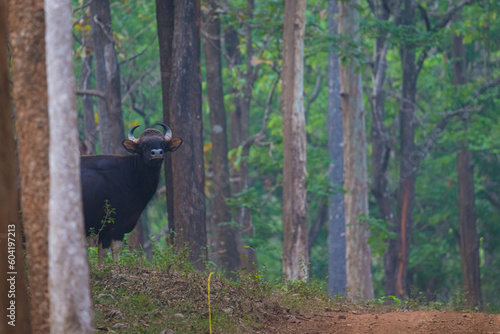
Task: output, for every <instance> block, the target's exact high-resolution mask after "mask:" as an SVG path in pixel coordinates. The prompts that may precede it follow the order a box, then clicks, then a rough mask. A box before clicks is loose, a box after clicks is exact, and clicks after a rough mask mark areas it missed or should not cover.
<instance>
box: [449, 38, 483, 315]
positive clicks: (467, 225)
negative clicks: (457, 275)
mask: <svg viewBox="0 0 500 334" xmlns="http://www.w3.org/2000/svg"><path fill="white" fill-rule="evenodd" d="M451 54H452V66H453V84H455V85H464V84H466V82H467V77H466V67H465V65H466V64H465V47H464V44H463V36H462V35H455V34H453V37H452V50H451ZM464 123H465V129H466V130H467V120H466V121H465V122H464ZM459 145H460V146H461V148H460V150H459V151H458V152H457V172H458V193H459V196H458V208H459V211H460V254H461V256H462V279H463V287H464V292H465V298H466V300H467V304H468V305H469V306H470V307H475V306H479V305H481V272H480V269H479V238H478V235H477V227H476V203H475V191H474V164H473V161H472V154H471V152H470V150H469V147H468V143H467V140H466V139H465V140H464V141H462V142H460V144H459Z"/></svg>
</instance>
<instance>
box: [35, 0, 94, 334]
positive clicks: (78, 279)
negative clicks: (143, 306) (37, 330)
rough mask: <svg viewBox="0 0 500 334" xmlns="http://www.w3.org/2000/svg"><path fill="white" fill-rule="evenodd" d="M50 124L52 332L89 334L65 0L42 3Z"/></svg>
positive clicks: (87, 279)
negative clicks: (44, 20) (44, 23)
mask: <svg viewBox="0 0 500 334" xmlns="http://www.w3.org/2000/svg"><path fill="white" fill-rule="evenodd" d="M45 12H46V15H47V17H46V25H47V32H46V45H47V86H48V95H49V120H50V129H51V131H50V149H49V162H50V180H51V181H50V201H49V221H50V224H49V267H50V270H49V292H50V308H51V319H50V320H51V333H54V334H55V333H93V332H94V331H93V328H92V302H91V300H90V277H89V276H90V275H89V266H88V259H87V250H86V247H85V237H84V227H83V212H82V201H81V186H80V157H79V153H78V149H77V147H78V131H77V128H76V117H77V112H76V101H75V77H74V74H73V49H72V39H73V35H72V19H71V18H72V10H71V1H69V0H47V1H46V6H45Z"/></svg>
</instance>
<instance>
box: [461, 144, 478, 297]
mask: <svg viewBox="0 0 500 334" xmlns="http://www.w3.org/2000/svg"><path fill="white" fill-rule="evenodd" d="M457 170H458V190H459V210H460V254H461V255H462V276H463V286H464V292H465V298H466V300H467V304H468V305H469V306H471V307H475V306H479V305H480V304H481V275H480V270H479V238H478V235H477V228H476V208H475V196H474V167H473V163H472V154H471V152H470V151H469V150H467V149H466V150H461V151H459V152H458V153H457Z"/></svg>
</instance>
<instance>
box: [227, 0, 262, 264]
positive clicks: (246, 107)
mask: <svg viewBox="0 0 500 334" xmlns="http://www.w3.org/2000/svg"><path fill="white" fill-rule="evenodd" d="M254 7H255V4H254V0H247V8H246V15H247V22H245V23H244V36H245V46H246V64H245V67H246V72H245V76H244V79H245V84H244V85H243V87H242V88H241V91H240V93H239V98H238V103H239V108H238V107H237V108H236V111H239V114H237V116H238V117H237V119H236V121H239V135H238V136H239V139H240V142H239V144H238V146H240V145H243V147H242V150H241V162H240V169H239V170H238V173H237V177H238V182H236V184H235V187H234V188H235V189H234V190H233V193H239V192H242V191H245V190H247V189H248V181H249V180H248V155H249V153H250V145H244V143H245V142H246V141H247V140H248V138H249V135H250V132H249V119H250V107H251V103H252V95H253V88H254V84H255V80H256V79H257V75H258V72H259V65H257V66H254V65H253V64H252V57H253V54H254V48H253V38H252V31H253V28H252V24H251V20H252V19H253V14H254ZM236 38H237V36H236ZM240 79H242V78H240ZM234 218H235V220H236V221H237V222H238V223H239V224H240V233H239V234H240V237H238V240H239V243H238V252H239V254H240V255H241V257H240V268H242V269H243V268H246V270H247V272H252V271H254V270H255V269H257V256H256V254H255V251H254V250H253V249H252V248H248V247H247V248H245V247H244V246H245V245H244V243H243V242H242V240H241V235H242V234H247V235H248V236H249V237H253V234H254V227H253V225H252V213H251V211H250V210H249V209H248V208H247V207H241V208H239V209H238V210H237V212H236V214H235V217H234Z"/></svg>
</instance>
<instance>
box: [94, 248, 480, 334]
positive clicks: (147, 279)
mask: <svg viewBox="0 0 500 334" xmlns="http://www.w3.org/2000/svg"><path fill="white" fill-rule="evenodd" d="M188 253H189V252H188V250H187V249H182V250H180V251H178V252H174V250H173V248H172V247H169V246H166V247H159V246H156V249H155V252H154V256H153V258H152V259H146V258H145V256H144V255H143V254H137V253H131V252H129V251H128V250H127V249H125V250H124V251H122V255H121V257H120V265H118V266H113V265H112V264H111V262H112V261H111V258H110V257H108V259H107V260H106V263H107V266H106V267H105V268H103V269H97V268H96V264H97V251H96V249H95V248H90V249H89V257H90V263H91V267H92V269H91V281H92V298H93V301H94V306H95V325H96V328H97V329H98V330H101V331H115V332H119V333H165V334H171V333H209V321H208V303H207V302H208V290H207V283H208V275H209V273H210V272H211V271H212V270H213V263H212V262H206V264H207V270H205V271H204V272H199V271H196V270H195V269H194V267H193V266H192V265H191V264H190V263H189V261H188V260H187V258H188V255H189V254H188ZM464 300H465V299H464V298H463V296H462V297H460V296H457V298H456V300H455V302H454V303H447V304H446V303H439V302H428V301H427V300H426V299H425V297H424V296H423V295H422V294H413V296H412V298H408V299H405V300H401V299H398V298H396V297H393V296H389V297H382V298H377V299H373V300H370V301H368V302H357V303H355V302H352V301H348V300H346V298H344V297H342V296H337V297H336V298H332V297H330V296H328V294H327V292H326V291H325V289H324V283H322V282H318V281H313V282H310V283H305V282H303V281H294V282H292V281H288V282H286V283H284V284H283V283H281V282H270V281H268V280H267V279H266V275H265V271H264V272H253V273H247V272H245V271H242V272H240V273H239V280H238V281H237V282H234V281H232V280H228V279H226V278H224V275H223V273H221V272H216V274H214V275H212V279H211V309H212V327H213V332H214V333H251V332H255V331H257V330H258V329H259V328H263V327H266V326H268V325H269V324H276V323H279V322H282V321H284V319H285V317H286V316H287V315H288V314H294V315H304V314H320V313H324V312H329V311H354V312H360V313H365V312H369V313H381V312H391V311H416V310H421V311H469V312H473V311H477V310H470V309H467V308H466V307H465V306H464Z"/></svg>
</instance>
